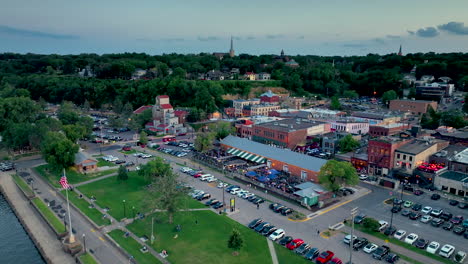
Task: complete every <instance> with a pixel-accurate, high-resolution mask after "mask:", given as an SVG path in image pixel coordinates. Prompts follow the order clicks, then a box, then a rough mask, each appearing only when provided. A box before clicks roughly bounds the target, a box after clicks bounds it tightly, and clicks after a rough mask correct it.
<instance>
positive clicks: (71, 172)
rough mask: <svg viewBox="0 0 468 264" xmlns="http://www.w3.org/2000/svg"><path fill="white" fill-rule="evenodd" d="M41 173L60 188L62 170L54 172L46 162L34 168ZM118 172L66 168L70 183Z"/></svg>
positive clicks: (112, 170) (113, 170)
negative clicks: (78, 170)
mask: <svg viewBox="0 0 468 264" xmlns="http://www.w3.org/2000/svg"><path fill="white" fill-rule="evenodd" d="M34 169H35V170H36V172H37V173H39V175H41V176H42V177H43V178H44V179H46V180H47V181H48V182H50V183H51V184H52V185H53V186H55V187H57V188H60V187H61V185H60V184H59V180H60V177H61V176H62V172H54V171H51V170H49V165H48V164H44V165H40V166H37V167H35V168H34ZM115 172H117V169H110V170H105V171H100V172H95V173H87V174H82V173H79V172H77V171H76V170H75V169H72V168H69V169H67V170H66V173H67V180H68V183H70V184H76V183H80V182H84V181H88V180H91V179H94V178H97V177H101V176H104V175H109V174H112V173H115Z"/></svg>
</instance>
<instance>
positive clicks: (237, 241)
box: [228, 229, 244, 250]
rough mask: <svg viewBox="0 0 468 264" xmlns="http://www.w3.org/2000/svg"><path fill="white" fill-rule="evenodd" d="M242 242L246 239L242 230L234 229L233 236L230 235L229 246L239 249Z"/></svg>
mask: <svg viewBox="0 0 468 264" xmlns="http://www.w3.org/2000/svg"><path fill="white" fill-rule="evenodd" d="M242 243H244V240H243V239H242V236H241V234H240V232H239V231H238V230H236V229H234V230H232V234H231V237H229V240H228V247H229V248H232V249H235V250H239V249H240V248H241V247H242Z"/></svg>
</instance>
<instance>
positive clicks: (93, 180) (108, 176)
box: [73, 173, 117, 187]
mask: <svg viewBox="0 0 468 264" xmlns="http://www.w3.org/2000/svg"><path fill="white" fill-rule="evenodd" d="M115 175H117V173H111V174H109V175H104V176H100V177H96V178H94V179H91V180H87V181H84V182H80V183H77V184H73V187H79V186H81V185H85V184H88V183H92V182H96V181H100V180H103V179H107V178H110V177H114V176H115Z"/></svg>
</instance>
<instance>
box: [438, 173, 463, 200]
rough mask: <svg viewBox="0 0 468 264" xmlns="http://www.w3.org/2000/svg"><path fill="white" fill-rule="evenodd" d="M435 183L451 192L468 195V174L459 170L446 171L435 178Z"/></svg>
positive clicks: (443, 189) (441, 188) (439, 187)
mask: <svg viewBox="0 0 468 264" xmlns="http://www.w3.org/2000/svg"><path fill="white" fill-rule="evenodd" d="M434 185H435V186H436V187H437V188H438V189H440V190H442V191H444V192H448V193H451V194H455V195H458V196H461V197H468V174H466V173H462V172H457V171H446V172H444V173H442V174H440V175H438V176H437V177H436V178H435V182H434Z"/></svg>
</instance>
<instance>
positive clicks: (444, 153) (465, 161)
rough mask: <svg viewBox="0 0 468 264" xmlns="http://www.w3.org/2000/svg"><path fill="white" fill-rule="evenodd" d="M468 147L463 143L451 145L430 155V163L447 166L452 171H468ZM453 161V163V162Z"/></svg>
mask: <svg viewBox="0 0 468 264" xmlns="http://www.w3.org/2000/svg"><path fill="white" fill-rule="evenodd" d="M466 153H467V148H466V147H465V146H462V145H449V146H448V147H446V148H444V149H442V150H440V151H439V152H437V153H435V154H433V155H431V156H430V157H429V164H434V165H439V166H441V167H446V168H448V169H449V170H452V171H460V172H465V173H468V158H467V157H466ZM452 162H453V163H452Z"/></svg>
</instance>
